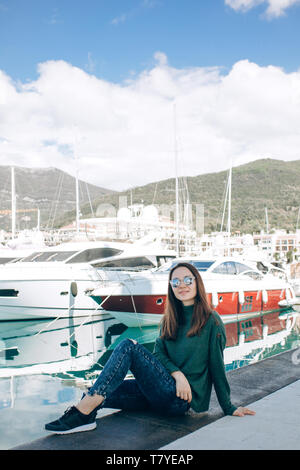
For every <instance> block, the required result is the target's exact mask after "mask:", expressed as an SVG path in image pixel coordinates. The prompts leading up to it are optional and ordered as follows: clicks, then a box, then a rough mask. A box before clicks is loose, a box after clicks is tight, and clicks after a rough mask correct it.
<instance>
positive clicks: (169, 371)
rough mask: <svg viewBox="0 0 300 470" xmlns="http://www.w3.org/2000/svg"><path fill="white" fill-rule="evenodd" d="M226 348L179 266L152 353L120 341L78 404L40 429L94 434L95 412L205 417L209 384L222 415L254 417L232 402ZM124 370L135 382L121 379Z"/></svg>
mask: <svg viewBox="0 0 300 470" xmlns="http://www.w3.org/2000/svg"><path fill="white" fill-rule="evenodd" d="M225 344H226V335H225V327H224V324H223V322H222V320H221V318H220V316H219V315H218V314H217V313H216V312H215V311H213V310H212V309H211V308H210V307H209V305H208V302H207V297H206V293H205V288H204V284H203V281H202V278H201V276H200V274H199V272H198V270H197V269H196V268H195V267H194V266H193V265H191V264H188V263H178V264H177V265H176V266H174V267H173V268H172V269H171V271H170V274H169V285H168V296H167V302H166V309H165V314H164V316H163V320H162V325H161V330H160V336H159V337H158V338H157V340H156V343H155V347H154V351H153V353H150V352H149V351H148V349H146V348H145V347H144V346H142V345H140V344H139V343H137V342H136V341H134V340H131V339H125V340H123V341H122V342H121V343H120V344H119V345H118V346H117V347H116V348H115V350H114V352H113V353H112V355H111V356H110V358H109V359H108V361H107V363H106V364H105V366H104V369H103V370H102V372H101V373H100V375H99V377H98V378H97V380H96V381H95V383H94V385H93V386H92V387H91V388H90V389H89V391H88V392H87V394H84V396H83V398H82V399H81V401H80V402H79V403H78V404H77V405H76V406H72V407H71V408H70V409H68V410H67V411H66V412H65V413H64V415H63V416H62V417H61V418H59V419H58V420H56V421H53V422H51V423H48V424H46V426H45V428H46V430H48V431H51V432H54V433H57V434H68V433H72V432H79V431H88V430H91V429H95V427H96V415H97V410H99V409H100V408H104V407H105V408H114V409H121V410H127V411H141V410H153V411H156V412H158V413H161V414H167V415H170V416H176V415H177V416H178V415H183V414H185V413H186V412H187V411H188V410H189V409H190V408H191V409H192V410H194V411H196V412H204V411H207V410H208V408H209V402H210V397H211V391H212V384H213V385H214V388H215V391H216V394H217V397H218V401H219V403H220V406H221V408H222V409H223V412H224V414H225V415H233V416H244V415H246V414H250V415H254V414H255V412H254V411H252V410H249V409H248V408H244V407H238V408H237V407H236V406H234V405H233V404H232V403H231V400H230V388H229V384H228V381H227V378H226V374H225V366H224V360H223V350H224V348H225ZM129 370H130V371H131V372H132V373H133V375H134V377H135V378H134V379H125V377H126V375H127V373H128V371H129ZM124 379H125V380H124Z"/></svg>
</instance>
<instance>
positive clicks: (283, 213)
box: [0, 158, 300, 233]
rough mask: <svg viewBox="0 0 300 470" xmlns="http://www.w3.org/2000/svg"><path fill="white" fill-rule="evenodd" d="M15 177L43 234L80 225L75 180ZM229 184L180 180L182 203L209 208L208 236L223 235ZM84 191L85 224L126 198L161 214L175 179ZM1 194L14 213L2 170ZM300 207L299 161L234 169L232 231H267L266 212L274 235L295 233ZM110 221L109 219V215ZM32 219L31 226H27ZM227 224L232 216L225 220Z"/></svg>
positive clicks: (214, 176) (21, 199) (2, 205)
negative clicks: (278, 230)
mask: <svg viewBox="0 0 300 470" xmlns="http://www.w3.org/2000/svg"><path fill="white" fill-rule="evenodd" d="M15 175H16V176H15V180H16V193H17V209H34V208H37V207H38V208H39V209H40V212H41V228H42V229H45V228H52V227H54V228H55V227H61V226H63V225H66V224H68V223H70V222H72V221H73V220H74V219H75V179H74V178H73V177H72V176H70V175H68V174H67V173H64V172H62V171H60V170H57V169H55V168H48V169H28V168H16V169H15ZM227 179H228V171H221V172H217V173H209V174H205V175H198V176H187V177H184V178H180V179H179V183H180V184H179V187H180V201H186V200H187V199H186V198H187V190H188V194H189V201H190V203H192V208H193V216H194V218H195V215H196V211H195V208H196V205H197V204H203V205H204V230H205V232H206V233H210V232H212V231H217V230H220V224H221V220H222V213H223V207H224V197H225V191H226V185H227ZM79 187H80V202H81V204H80V211H81V217H82V218H88V217H93V216H95V215H98V216H100V215H101V216H103V215H105V210H101V209H103V208H105V207H106V206H107V207H108V208H109V207H110V208H113V209H114V210H115V213H117V210H118V209H119V205H120V204H119V203H120V197H122V198H123V200H122V206H123V205H124V201H125V202H126V200H127V205H128V206H129V205H130V204H131V201H132V203H133V204H140V203H143V204H144V205H151V204H154V205H157V207H158V209H159V210H160V211H161V210H162V209H163V208H165V207H166V206H172V205H174V203H175V180H174V178H170V179H167V180H161V181H156V182H154V183H150V184H147V185H144V186H137V187H135V188H130V189H128V190H127V191H123V192H120V193H118V192H113V191H110V190H107V189H104V188H99V187H97V186H93V185H90V184H87V183H84V182H80V185H79ZM0 188H1V189H0V209H1V210H3V209H10V208H11V202H10V198H11V193H10V191H11V189H10V167H3V166H2V167H0ZM87 188H88V192H89V197H90V200H91V202H92V208H93V210H92V209H91V204H90V202H89V197H88V193H87ZM124 198H125V199H124ZM105 205H106V206H105ZM108 205H109V206H108ZM299 206H300V160H296V161H290V162H285V161H281V160H274V159H270V158H267V159H261V160H256V161H253V162H251V163H247V164H244V165H240V166H237V167H234V168H233V169H232V204H231V228H232V231H237V230H239V231H241V232H242V233H252V232H254V231H259V230H261V229H266V223H265V208H266V207H267V209H268V220H269V228H270V229H273V228H285V229H287V230H291V231H294V230H295V228H296V223H297V216H298V211H299ZM0 215H2V218H1V219H0V229H1V228H2V229H5V230H9V229H10V225H11V218H10V215H3V214H0ZM106 215H109V211H108V212H107V214H106ZM171 215H172V214H171ZM24 218H25V220H24ZM27 218H30V220H26V219H27ZM226 218H227V215H226V217H225V220H226ZM17 221H18V223H17V228H21V229H22V228H25V227H32V226H36V213H34V212H33V213H30V212H27V213H23V214H22V212H19V213H18V215H17ZM26 224H27V225H26ZM194 225H195V223H194ZM299 225H300V224H299ZM299 228H300V227H299Z"/></svg>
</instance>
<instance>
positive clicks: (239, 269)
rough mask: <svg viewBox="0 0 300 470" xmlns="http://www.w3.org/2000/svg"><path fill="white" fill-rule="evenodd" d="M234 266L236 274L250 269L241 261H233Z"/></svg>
mask: <svg viewBox="0 0 300 470" xmlns="http://www.w3.org/2000/svg"><path fill="white" fill-rule="evenodd" d="M235 267H236V273H237V274H240V273H243V272H244V271H249V269H250V267H249V266H246V265H245V264H243V263H235Z"/></svg>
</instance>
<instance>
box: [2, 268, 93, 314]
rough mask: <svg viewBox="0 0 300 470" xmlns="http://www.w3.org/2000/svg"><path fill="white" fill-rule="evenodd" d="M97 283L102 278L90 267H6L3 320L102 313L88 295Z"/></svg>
mask: <svg viewBox="0 0 300 470" xmlns="http://www.w3.org/2000/svg"><path fill="white" fill-rule="evenodd" d="M98 285H99V277H98V276H97V273H96V271H95V270H93V269H91V268H90V267H82V268H80V267H78V268H76V269H74V268H73V267H71V266H61V267H59V266H57V267H56V268H55V269H54V268H49V266H48V265H47V267H46V266H44V268H43V267H41V266H37V267H36V268H35V269H33V268H32V267H30V268H28V269H27V268H26V267H23V266H20V267H19V269H17V267H16V266H12V267H5V268H4V267H3V269H2V270H0V321H9V320H23V319H36V318H57V317H60V318H67V317H69V316H73V317H81V316H90V315H94V314H97V315H99V313H101V314H102V310H101V309H99V308H98V306H97V305H96V304H95V302H94V301H93V300H92V299H91V297H90V296H89V295H88V293H89V292H91V291H92V290H93V289H95V288H96V287H98ZM99 310H100V311H99Z"/></svg>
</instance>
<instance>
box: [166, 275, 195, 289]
mask: <svg viewBox="0 0 300 470" xmlns="http://www.w3.org/2000/svg"><path fill="white" fill-rule="evenodd" d="M194 280H195V278H194V277H190V276H185V277H184V278H183V281H181V280H180V279H178V277H174V279H171V281H170V284H171V286H172V287H174V289H177V287H179V286H180V284H181V282H183V283H184V284H185V285H186V286H190V285H191V284H193V282H194Z"/></svg>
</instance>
